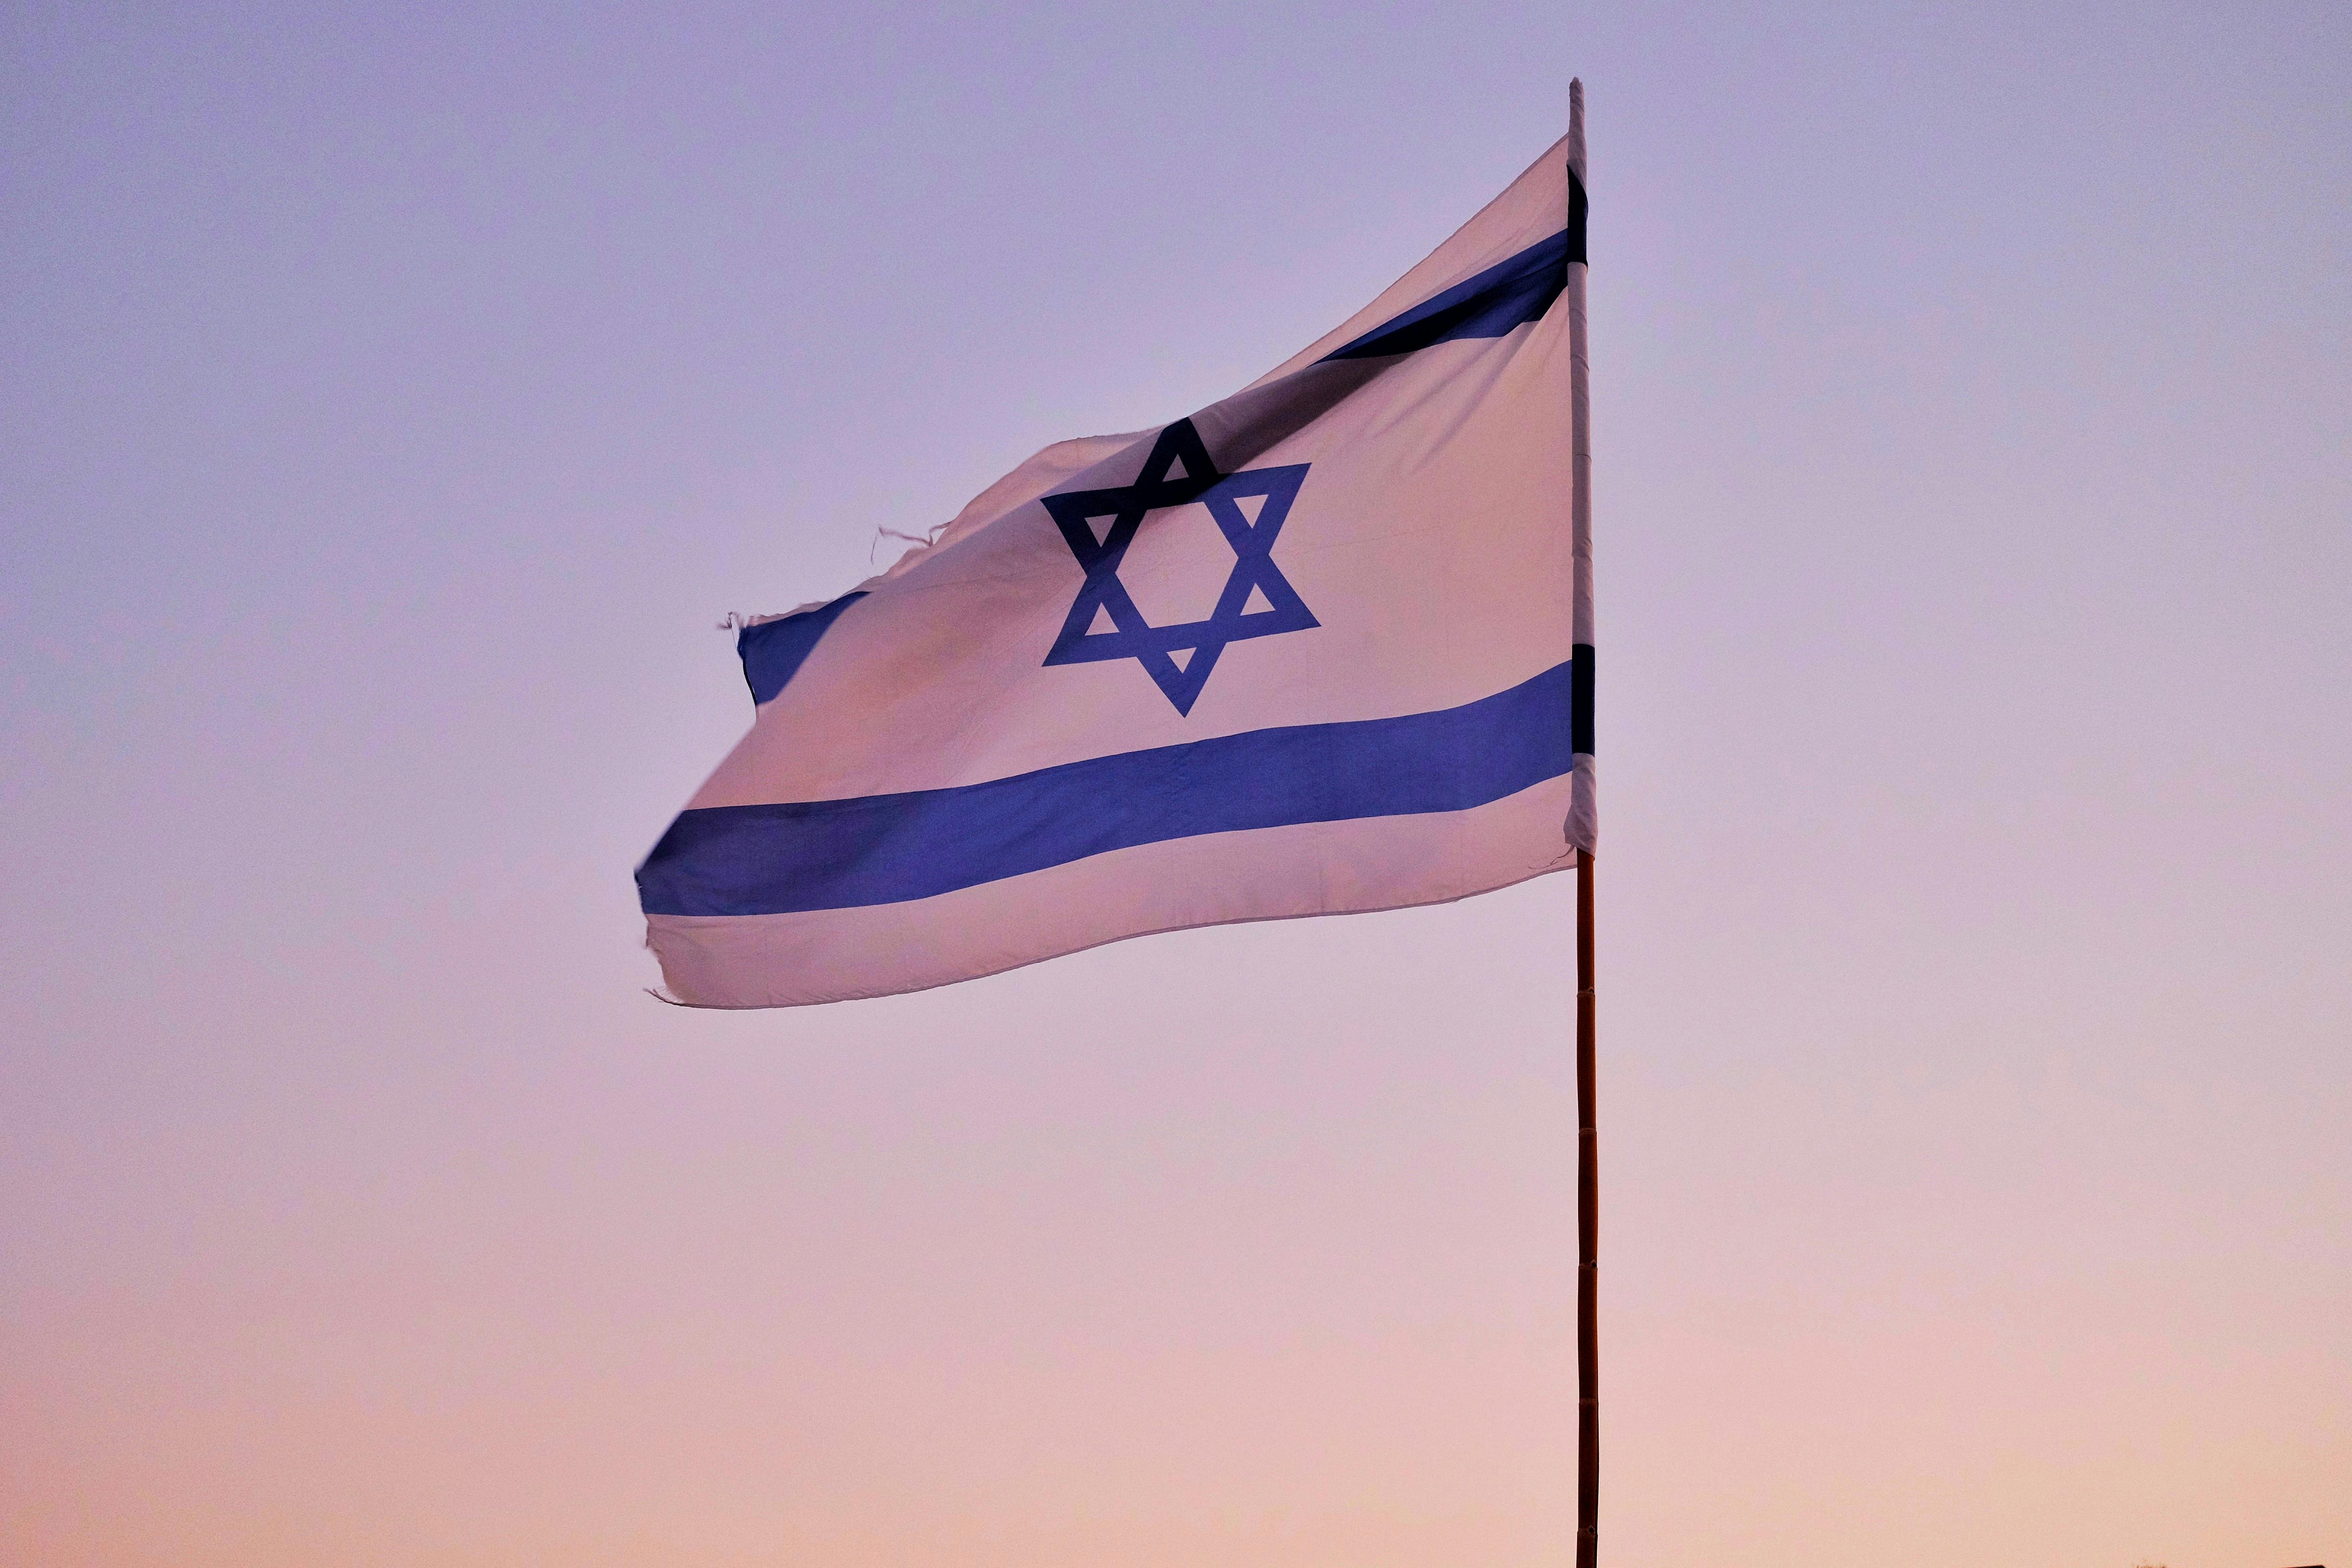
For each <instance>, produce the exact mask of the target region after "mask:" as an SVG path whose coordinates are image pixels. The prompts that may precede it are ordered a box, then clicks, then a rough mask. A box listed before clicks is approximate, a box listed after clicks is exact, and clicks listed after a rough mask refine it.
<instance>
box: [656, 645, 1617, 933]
mask: <svg viewBox="0 0 2352 1568" xmlns="http://www.w3.org/2000/svg"><path fill="white" fill-rule="evenodd" d="M1570 693H1571V679H1570V666H1569V665H1567V664H1561V665H1557V666H1555V667H1553V668H1550V669H1548V670H1546V671H1544V672H1543V673H1542V674H1541V675H1538V676H1537V677H1536V678H1535V679H1532V680H1528V681H1525V682H1523V683H1521V684H1520V685H1517V686H1515V687H1512V688H1511V689H1509V690H1507V691H1504V692H1499V693H1497V694H1496V695H1495V696H1493V697H1486V698H1482V699H1480V700H1478V701H1475V702H1471V703H1465V705H1464V706H1462V707H1459V708H1447V709H1444V710H1440V711H1437V712H1434V713H1414V714H1410V715H1408V716H1406V717H1404V718H1402V719H1368V720H1361V721H1356V722H1353V723H1345V724H1300V725H1296V726H1292V727H1289V728H1286V729H1278V730H1253V731H1249V732H1248V733H1246V734H1241V735H1225V736H1222V737H1219V738H1217V739H1215V740H1209V741H1194V742H1190V743H1189V744H1186V745H1181V746H1160V747H1157V748H1154V749H1153V750H1150V751H1146V752H1121V753H1119V754H1118V755H1116V756H1108V757H1096V758H1094V759H1092V760H1090V761H1087V762H1083V763H1065V764H1064V765H1062V766H1060V767H1054V768H1042V769H1040V770H1038V771H1037V772H1035V773H1021V774H1017V775H1015V776H1014V777H1012V778H1008V779H995V780H992V781H991V782H989V783H987V784H966V785H963V786H961V787H960V788H956V789H932V790H916V791H913V792H910V793H908V794H905V795H864V796H860V797H857V798H856V799H851V800H816V801H802V802H798V803H793V804H788V805H716V806H704V807H701V808H699V809H696V810H691V811H687V812H683V813H681V814H679V816H678V819H677V821H676V822H675V823H673V824H671V825H670V829H669V831H668V832H667V833H665V834H663V835H662V838H661V842H660V843H658V844H656V845H655V846H654V851H653V853H652V854H651V855H648V856H647V857H646V863H645V864H644V865H643V866H641V867H639V868H637V891H638V896H639V898H640V900H641V901H642V902H643V904H644V906H645V910H646V913H647V914H649V915H767V914H784V913H788V912H791V911H793V910H838V909H855V908H858V907H861V906H864V905H869V904H893V903H900V902H903V901H905V900H909V899H928V898H931V897H933V896H935V895H937V894H940V893H949V892H953V891H955V890H956V889H959V888H971V887H976V886H978V885H980V884H981V883H982V882H993V881H998V880H1001V879H1003V878H1006V877H1018V876H1021V875H1024V873H1026V872H1030V871H1042V870H1044V869H1045V868H1047V867H1049V866H1062V865H1066V864H1068V863H1069V862H1071V861H1073V860H1083V859H1085V858H1087V857H1088V856H1090V855H1101V854H1105V853H1108V851H1110V850H1113V849H1126V848H1129V847H1133V846H1135V845H1139V844H1158V843H1161V842H1164V841H1166V840H1168V839H1171V838H1190V837H1195V836H1197V835H1200V834H1204V833H1234V832H1239V831H1243V830H1245V829H1249V828H1256V827H1286V826H1292V825H1294V824H1297V823H1306V822H1345V821H1349V820H1352V819H1354V818H1358V817H1366V816H1412V815H1416V814H1420V813H1424V812H1435V811H1466V810H1468V809H1469V808H1470V807H1472V806H1475V805H1486V803H1487V802H1489V801H1494V800H1500V799H1502V798H1503V797H1504V796H1505V795H1516V794H1517V793H1518V792H1519V791H1521V790H1523V789H1526V788H1527V787H1528V785H1530V784H1540V783H1542V782H1543V781H1544V780H1545V779H1549V778H1556V777H1558V776H1559V775H1560V774H1561V773H1567V772H1568V771H1569V769H1570V766H1571V765H1572V763H1573V757H1572V753H1571V752H1570V732H1571V723H1570V717H1571V716H1570V711H1569V704H1570Z"/></svg>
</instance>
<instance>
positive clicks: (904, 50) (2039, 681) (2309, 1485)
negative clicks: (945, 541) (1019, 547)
mask: <svg viewBox="0 0 2352 1568" xmlns="http://www.w3.org/2000/svg"><path fill="white" fill-rule="evenodd" d="M1962 12H1965V15H1962V14H1961V13H1962ZM1572 75H1580V76H1581V77H1582V78H1583V79H1584V81H1585V83H1586V87H1587V91H1588V103H1589V111H1590V117H1591V118H1590V135H1591V192H1592V202H1593V205H1592V218H1591V256H1592V273H1591V300H1592V345H1593V354H1592V359H1593V371H1592V374H1593V397H1594V406H1595V415H1594V426H1595V447H1596V450H1597V459H1596V466H1597V471H1598V476H1599V477H1598V480H1597V494H1598V504H1597V508H1596V524H1595V534H1596V542H1597V544H1596V555H1597V558H1598V576H1599V594H1598V600H1599V617H1600V627H1601V644H1602V645H1603V646H1602V656H1601V693H1600V701H1599V705H1598V706H1599V742H1600V744H1599V755H1600V763H1601V835H1602V837H1601V846H1602V849H1601V858H1600V860H1599V864H1598V867H1597V877H1598V885H1599V894H1600V922H1601V923H1600V944H1599V945H1600V963H1601V975H1600V980H1601V1160H1602V1170H1601V1174H1602V1184H1603V1190H1602V1228H1601V1249H1602V1250H1601V1289H1602V1317H1601V1344H1602V1357H1603V1359H1602V1387H1601V1394H1602V1405H1601V1413H1602V1427H1603V1442H1604V1447H1603V1458H1602V1486H1603V1492H1602V1514H1601V1549H1602V1558H1603V1561H1604V1563H1612V1564H1639V1565H1642V1568H1721V1565H1723V1564H1727V1563H1738V1564H1741V1565H1742V1568H1801V1565H1802V1568H1819V1565H1822V1564H1834V1563H1896V1562H1899V1563H1904V1564H1906V1565H1908V1568H1986V1565H1989V1564H2000V1565H2004V1568H2131V1565H2133V1564H2136V1563H2166V1564H2168V1565H2169V1568H2287V1565H2289V1564H2304V1563H2334V1564H2338V1565H2342V1564H2345V1563H2352V1132H2348V1131H2347V1129H2352V197H2347V192H2352V8H2347V7H2346V6H2344V5H2340V4H2334V3H2310V4H2277V5H2260V6H2253V5H2239V6H2215V5H2204V6H2196V5H2148V4H2131V5H2120V4H2119V5H2094V6H2051V5H2006V6H1985V7H1965V8H1963V7H1951V6H1904V5H1847V6H1839V5H1802V6H1787V7H1780V8H1773V7H1766V6H1752V5H1690V6H1681V7H1657V8H1643V7H1637V6H1616V7H1607V8H1601V7H1591V6H1578V5H1558V4H1549V5H1538V4H1524V5H1507V4H1481V3H1478V0H1460V3H1456V4H1451V5H1442V6H1441V5H1428V6H1423V7H1369V6H1368V7H1361V8H1349V7H1338V6H1307V5H1295V6H1282V5H1262V4H1261V5H1194V6H1176V7H1170V6H1139V5H1094V6H1075V5H1071V6H1058V7H1055V6H1046V5H1037V6H1025V7H1014V6H1003V7H999V8H996V9H989V8H984V7H979V6H954V7H940V8H935V9H929V10H926V9H921V8H916V7H881V6H873V7H853V6H814V5H806V6H793V5H765V6H750V5H746V6H740V7H728V6H721V5H665V6H650V5H637V6H584V5H583V6H541V7H536V8H533V7H523V6H512V5H473V6H462V7H461V6H447V7H436V6H427V5H368V6H360V5H318V4H313V5H247V6H243V7H205V6H193V5H192V6H166V5H154V6H135V7H125V6H116V7H97V6H89V5H26V4H16V5H7V6H6V7H5V10H0V889H5V900H0V943H5V952H6V954H7V958H8V963H7V973H8V978H9V983H8V984H6V986H5V988H0V1561H5V1562H7V1563H11V1564H14V1563H26V1564H40V1565H43V1568H47V1565H52V1564H54V1565H74V1568H80V1565H89V1568H296V1565H308V1564H336V1565H353V1568H509V1565H515V1568H522V1565H537V1564H562V1565H565V1568H572V1565H582V1568H669V1565H675V1564H695V1565H700V1564H712V1565H723V1568H750V1565H754V1564H758V1565H767V1564H792V1565H795V1568H800V1565H807V1568H883V1565H892V1568H897V1565H904V1564H920V1565H939V1568H1095V1565H1099V1564H1122V1565H1133V1568H1178V1565H1186V1568H1190V1565H1202V1568H1206V1565H1212V1564H1213V1565H1216V1568H1407V1565H1412V1568H1420V1565H1424V1564H1436V1563H1444V1564H1480V1565H1485V1564H1496V1565H1512V1568H1516V1565H1519V1564H1529V1565H1533V1564H1551V1563H1564V1562H1566V1561H1568V1559H1569V1552H1570V1534H1571V1531H1572V1529H1573V1516H1574V1477H1573V1458H1574V1447H1575V1425H1574V1413H1575V1407H1574V1392H1575V1391H1574V1378H1575V1365H1574V1354H1573V1344H1572V1339H1571V1329H1572V1321H1573V1314H1574V1300H1573V1277H1574V1226H1573V1212H1572V1207H1571V1198H1572V1194H1573V1186H1574V1118H1575V1107H1574V1085H1573V1079H1572V1074H1571V1072H1570V1068H1571V1065H1572V1060H1571V1051H1572V1027H1571V993H1572V990H1573V984H1572V963H1571V952H1570V932H1571V926H1572V909H1571V895H1572V891H1573V889H1572V884H1571V881H1570V879H1566V878H1549V879H1539V880H1538V881H1535V882H1531V883H1528V884H1526V885H1523V886H1521V887H1518V888H1516V889H1509V890H1507V891H1504V892H1500V893H1496V894H1493V895H1490V896H1487V897H1486V898H1483V899H1478V900H1471V901H1468V902H1465V903H1463V904H1459V905H1454V906H1451V907H1447V908H1442V909H1433V910H1414V911H1408V912H1402V913H1395V914H1384V915H1366V916H1357V917H1350V918H1347V919H1337V920H1325V921H1297V922H1289V923H1283V924H1275V925H1261V926H1249V927H1239V928H1228V929H1222V930H1213V931H1192V932H1187V933H1183V934H1179V935H1174V936H1162V937H1156V938H1151V939H1149V940H1145V941H1140V942H1128V943H1122V944H1118V945H1115V946H1111V947H1108V948H1104V949H1100V950H1097V951H1095V952H1087V953H1083V954H1079V955H1077V956H1075V957H1070V958H1066V959H1061V960H1057V961H1055V962H1053V963H1046V964H1043V965H1040V966H1038V967H1035V968H1031V969H1027V970H1024V971H1020V972H1017V973H1010V974H1005V975H1002V976H998V977H995V978H992V979H988V980H982V981H978V982H975V983H972V984H965V985H961V986H953V987H950V988H947V989H943V990H939V991H934V992H929V993H925V994H919V995H913V996H905V997H898V998H894V999H889V1000H884V1001H877V1002H864V1003H854V1004H845V1005H836V1006H833V1007H826V1008H815V1009H802V1010H795V1011H786V1012H767V1013H748V1014H716V1013H707V1012H698V1011H693V1010H687V1009H678V1008H672V1007H667V1006H664V1005H660V1004H659V1003H657V1002H656V1001H655V1000H653V999H652V998H651V997H649V996H648V995H647V994H646V987H647V986H650V985H653V984H656V983H657V980H658V975H657V973H656V969H655V967H654V964H653V963H652V961H651V959H650V958H649V957H648V955H647V954H646V952H644V950H643V947H642V936H643V926H642V921H641V920H640V917H639V916H638V914H637V911H636V906H635V890H634V889H633V887H632V886H631V882H630V872H631V868H633V867H634V866H635V863H636V862H637V861H638V860H639V859H640V858H642V857H643V856H644V855H645V853H646V850H647V848H648V847H650V846H651V845H652V844H653V842H654V840H655V838H656V836H657V835H658V834H659V833H660V832H661V830H662V828H663V826H665V825H666V823H667V821H668V820H669V818H670V816H672V815H673V814H674V813H675V812H676V810H677V808H678V807H679V806H680V805H682V804H683V803H684V802H685V801H686V800H687V798H688V795H690V794H691V793H692V791H693V790H694V788H695V786H696V785H697V784H698V782H699V781H700V780H701V779H702V777H703V776H704V775H705V774H706V773H708V772H709V770H710V768H711V767H712V766H713V765H714V764H715V763H717V762H718V760H719V757H720V756H721V755H722V754H723V753H724V752H726V750H727V748H728V747H729V746H730V744H731V743H732V742H733V741H734V740H735V739H736V737H737V736H738V735H740V733H741V732H742V731H743V729H744V728H745V727H746V725H747V724H748V723H749V721H750V717H751V703H750V701H749V699H748V697H747V696H746V693H745V690H744V687H743V683H742V679H741V677H740V671H739V667H738V666H737V665H736V662H735V659H734V657H733V653H732V648H731V644H730V639H729V638H728V637H726V636H723V635H722V634H721V633H719V631H717V630H715V629H714V627H715V626H716V625H717V623H718V622H719V619H720V618H721V616H724V615H725V614H727V613H728V612H730V611H748V612H754V613H757V612H766V611H775V610H782V609H787V608H790V607H792V606H793V605H798V604H801V603H803V602H805V601H808V600H812V599H818V598H824V597H829V596H831V595H835V594H838V593H840V592H841V591H843V590H844V589H846V588H847V587H849V586H850V585H852V584H854V583H856V581H857V580H858V579H860V578H862V577H864V576H865V575H866V574H868V573H870V572H872V571H874V570H876V569H877V566H878V565H879V564H880V563H885V562H887V561H888V560H889V559H890V558H891V556H892V555H893V554H894V553H895V552H897V551H898V548H899V545H898V544H897V543H896V542H892V541H890V540H887V539H883V538H880V537H879V536H878V533H877V531H879V530H882V529H892V530H898V531H906V532H919V531H922V530H925V529H928V528H929V527H930V526H932V525H933V524H935V523H938V522H940V521H944V520H946V519H947V518H949V517H950V516H952V515H953V514H954V513H955V512H956V511H957V510H959V509H960V508H961V506H962V505H963V503H964V502H965V501H966V500H968V499H970V498H971V496H972V495H973V494H974V493H976V492H977V491H979V490H980V489H982V488H983V487H984V486H986V485H987V484H988V483H990V482H991V481H992V480H993V479H995V478H996V477H997V476H998V475H1000V474H1002V473H1003V472H1004V471H1005V470H1006V469H1008V468H1011V467H1012V466H1013V464H1015V463H1017V462H1018V461H1020V460H1021V459H1022V458H1024V457H1026V456H1027V455H1028V454H1029V453H1031V452H1032V451H1034V449H1035V448H1037V447H1040V446H1042V445H1044V444H1045V443H1046V442H1048V441H1051V440H1055V439H1058V438H1061V437H1071V436H1078V435H1087V434H1095V433H1101V432H1108V431H1118V430H1132V429H1136V428H1139V427H1142V426H1150V425H1154V424H1157V423H1159V422H1161V421H1164V420H1167V419H1171V418H1173V417H1175V416H1179V415H1181V414H1184V413H1187V412H1189V411H1191V410H1192V409H1194V408H1197V407H1199V406H1201V405H1204V404H1206V403H1209V402H1210V401H1212V400H1213V399H1216V398H1218V397H1221V396H1223V395H1227V394H1229V393H1231V392H1233V391H1234V390H1235V389H1237V388H1238V387H1240V386H1242V385H1243V384H1245V383H1247V382H1249V381H1250V380H1252V379H1253V378H1255V376H1257V375H1258V374H1261V373H1263V372H1264V371H1265V370H1267V369H1268V368H1270V367H1271V366H1273V365H1275V364H1276V363H1280V362H1281V361H1283V360H1284V359H1286V357H1287V356H1289V355H1290V354H1291V353H1294V352H1296V351H1297V350H1298V349H1300V348H1302V347H1304V346H1305V345H1306V344H1307V343H1308V342H1312V341H1313V340H1314V339H1316V338H1317V337H1318V335H1320V334H1321V333H1323V332H1324V331H1327V330H1328V329H1330V328H1332V327H1333V326H1335V325H1337V324H1338V323H1339V322H1340V321H1343V320H1345V319H1346V318H1347V317H1348V316H1349V314H1350V313H1351V312H1353V311H1355V310H1358V309H1359V308H1360V307H1361V306H1363V305H1364V304H1365V303H1367V302H1368V301H1369V300H1371V299H1372V298H1373V297H1374V296H1375V295H1376V294H1377V293H1378V292H1379V291H1380V290H1381V289H1383V288H1385V287H1386V286H1387V285H1388V284H1389V283H1390V282H1391V281H1392V280H1393V279H1395V278H1396V277H1397V276H1398V275H1399V274H1401V273H1402V272H1403V271H1404V270H1405V269H1406V268H1408V267H1410V266H1411V265H1412V263H1414V262H1415V261H1417V260H1419V259H1420V258H1422V257H1423V256H1424V255H1425V254H1427V253H1428V251H1430V250H1431V249H1432V248H1433V247H1435V246H1436V245H1437V243H1438V242H1439V241H1440V240H1442V239H1443V238H1444V237H1445V236H1446V235H1447V234H1448V233H1450V232H1451V231H1452V230H1453V229H1454V226H1456V225H1458V224H1459V223H1461V222H1462V221H1463V220H1464V219H1465V218H1467V217H1468V216H1470V215H1471V214H1472V213H1474V212H1475V211H1476V210H1477V209H1478V207H1479V206H1480V205H1482V204H1483V203H1485V202H1486V200H1487V199H1488V198H1489V197H1491V196H1492V195H1494V194H1495V193H1496V192H1497V191H1499V190H1500V189H1501V188H1502V187H1503V186H1504V185H1505V184H1507V182H1508V181H1509V180H1510V179H1511V178H1512V177H1513V176H1514V175H1515V174H1517V173H1518V171H1519V170H1520V169H1521V168H1522V167H1524V166H1525V165H1526V163H1528V160H1529V159H1531V158H1533V157H1534V156H1536V154H1538V153H1540V152H1541V151H1542V150H1543V149H1544V148H1545V147H1546V146H1548V145H1549V143H1550V142H1552V141H1553V140H1554V139H1555V138H1556V137H1558V136H1559V134H1561V132H1563V131H1564V130H1565V128H1566V122H1567V113H1568V83H1569V79H1570V77H1571V76H1572ZM1563 438H1565V437H1564V433H1563Z"/></svg>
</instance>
